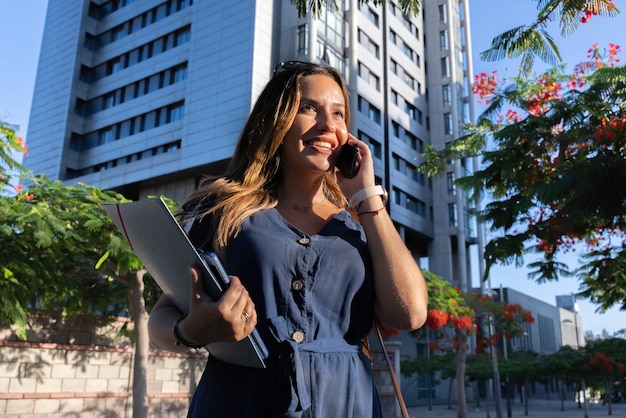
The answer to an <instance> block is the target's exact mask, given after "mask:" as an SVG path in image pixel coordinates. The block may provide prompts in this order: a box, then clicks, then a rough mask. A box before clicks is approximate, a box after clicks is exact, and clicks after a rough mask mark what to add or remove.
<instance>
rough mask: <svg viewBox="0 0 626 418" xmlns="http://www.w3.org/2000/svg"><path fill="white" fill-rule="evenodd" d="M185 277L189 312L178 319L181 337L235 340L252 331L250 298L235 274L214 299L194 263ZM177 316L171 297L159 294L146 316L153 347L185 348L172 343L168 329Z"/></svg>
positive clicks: (202, 341)
mask: <svg viewBox="0 0 626 418" xmlns="http://www.w3.org/2000/svg"><path fill="white" fill-rule="evenodd" d="M189 280H191V298H190V301H189V302H190V303H189V313H188V315H187V316H186V317H185V318H184V319H183V320H181V321H180V322H179V323H178V332H179V333H180V335H181V336H182V337H183V338H184V339H185V340H187V341H188V342H189V343H192V344H194V345H206V344H209V343H213V342H226V341H239V340H242V339H243V338H245V337H246V336H247V335H248V334H250V333H251V332H252V330H253V329H254V327H255V325H256V322H257V314H256V310H255V307H254V302H252V299H250V295H248V291H247V290H246V288H245V287H244V286H243V285H242V284H241V281H240V280H239V278H238V277H235V276H230V280H231V282H230V285H229V287H228V289H226V292H224V294H223V295H222V297H221V298H220V299H219V300H218V301H216V302H214V301H213V300H212V299H211V297H210V296H209V295H208V294H207V293H206V292H205V290H204V288H203V286H202V283H201V280H200V273H199V272H198V270H197V269H196V268H194V267H191V268H190V273H189ZM244 312H245V313H246V315H244V314H243V313H244ZM180 316H181V312H180V310H179V309H178V308H177V307H176V305H174V303H173V302H172V300H171V299H170V298H168V297H167V296H166V295H161V297H160V298H159V300H158V301H157V303H156V304H155V305H154V308H153V309H152V312H150V317H149V318H148V332H149V334H150V341H151V342H152V344H153V345H154V347H156V348H158V349H161V350H168V351H173V352H182V351H186V350H188V348H187V347H185V346H183V345H177V344H176V338H175V336H174V335H173V332H172V326H173V325H174V323H175V322H176V321H177V319H178V318H179V317H180Z"/></svg>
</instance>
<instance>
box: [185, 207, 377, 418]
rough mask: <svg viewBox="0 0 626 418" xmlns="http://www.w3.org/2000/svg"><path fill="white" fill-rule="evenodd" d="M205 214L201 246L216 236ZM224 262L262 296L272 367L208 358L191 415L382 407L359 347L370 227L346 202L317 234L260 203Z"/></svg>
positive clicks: (318, 413) (368, 317) (302, 413)
mask: <svg viewBox="0 0 626 418" xmlns="http://www.w3.org/2000/svg"><path fill="white" fill-rule="evenodd" d="M209 223H210V221H209V220H208V218H205V219H204V220H202V221H201V222H196V223H195V224H194V226H193V227H192V228H191V230H190V231H189V236H190V238H191V240H192V242H194V243H195V244H196V245H198V246H200V245H201V243H205V242H210V239H208V238H210V237H208V236H207V235H208V228H207V225H208V224H209ZM207 239H208V241H207ZM204 249H210V248H208V247H207V246H206V245H205V246H204ZM222 261H223V263H224V266H225V268H226V271H227V272H228V273H229V274H231V275H234V276H238V277H239V278H240V280H241V282H242V283H243V284H244V286H245V287H246V288H247V289H248V292H249V293H250V296H251V298H252V300H253V301H254V303H255V305H256V310H257V316H258V320H257V330H258V331H259V333H260V335H261V337H262V338H263V340H264V342H265V344H266V345H267V346H268V348H269V351H270V356H269V358H268V360H267V364H268V366H267V368H266V369H255V368H248V367H242V366H237V365H232V364H229V363H225V362H222V361H220V360H217V359H215V358H213V357H209V359H208V361H207V366H206V369H205V371H204V373H203V375H202V378H201V380H200V382H199V384H198V387H197V388H196V390H195V392H194V395H193V398H192V401H191V405H190V409H189V415H188V416H189V417H193V418H199V417H218V418H222V417H233V418H246V417H249V418H265V417H269V418H272V417H306V418H314V417H315V418H331V417H337V418H365V417H380V416H382V413H381V410H380V404H379V400H378V395H377V392H376V387H375V385H374V380H373V372H372V367H371V364H370V361H369V359H367V358H366V356H365V355H364V354H363V352H362V349H361V348H362V347H361V339H362V338H363V337H365V336H367V334H368V333H369V331H370V329H371V327H372V323H373V319H374V280H373V276H372V267H371V261H370V256H369V252H368V249H367V242H366V238H365V233H364V231H363V229H362V227H361V225H360V224H359V223H358V222H356V221H354V219H352V217H351V216H350V214H349V213H348V212H347V211H343V212H340V213H338V214H337V215H335V216H334V217H333V218H332V219H331V220H330V221H328V222H327V223H326V225H325V226H324V227H323V228H322V229H321V230H320V231H319V232H318V233H317V234H315V235H307V234H305V233H303V232H302V231H300V230H298V229H297V228H295V227H293V226H292V225H290V224H289V223H288V222H287V221H286V220H285V219H284V218H283V217H282V215H281V214H280V213H279V212H278V211H277V210H276V209H268V210H264V211H261V212H258V213H256V214H254V215H252V216H250V217H248V218H247V219H246V220H245V221H244V223H243V225H242V229H241V231H240V232H239V234H238V235H237V236H236V237H235V238H233V239H231V241H230V242H229V245H228V248H227V249H226V254H225V257H224V258H223V260H222Z"/></svg>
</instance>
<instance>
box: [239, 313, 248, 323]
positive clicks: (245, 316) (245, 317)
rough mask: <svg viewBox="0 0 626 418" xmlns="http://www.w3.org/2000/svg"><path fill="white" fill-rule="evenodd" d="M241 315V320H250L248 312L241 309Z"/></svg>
mask: <svg viewBox="0 0 626 418" xmlns="http://www.w3.org/2000/svg"><path fill="white" fill-rule="evenodd" d="M241 316H243V320H244V321H245V322H246V323H247V322H248V321H249V320H250V315H248V312H246V311H243V312H242V313H241Z"/></svg>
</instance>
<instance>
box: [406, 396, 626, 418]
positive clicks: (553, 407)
mask: <svg viewBox="0 0 626 418" xmlns="http://www.w3.org/2000/svg"><path fill="white" fill-rule="evenodd" d="M612 408H613V415H609V414H608V410H609V409H608V405H602V404H590V405H589V418H600V417H603V418H604V417H620V418H621V417H626V404H624V403H621V404H615V405H612ZM431 409H432V410H430V411H429V410H428V407H427V406H419V407H409V408H408V410H409V415H410V416H411V418H422V417H440V418H441V417H445V418H456V417H457V413H456V406H455V405H452V409H448V406H447V404H446V405H433V406H432V408H431ZM526 416H528V417H533V418H584V416H585V414H584V410H583V409H582V408H580V409H578V406H577V405H576V404H575V403H574V402H572V401H567V402H565V409H564V410H563V411H561V402H560V401H547V400H539V399H532V400H530V401H529V403H528V415H524V405H523V404H520V403H519V402H517V403H514V404H513V405H512V407H511V417H512V418H518V417H519V418H523V417H526ZM507 417H508V414H507V409H506V402H503V405H502V418H507ZM467 418H487V412H486V410H485V405H484V404H481V407H480V408H479V409H477V408H476V404H475V403H473V402H468V405H467ZM489 418H497V414H496V409H495V404H494V403H493V402H490V404H489Z"/></svg>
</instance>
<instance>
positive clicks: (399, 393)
mask: <svg viewBox="0 0 626 418" xmlns="http://www.w3.org/2000/svg"><path fill="white" fill-rule="evenodd" d="M376 334H377V335H378V341H380V346H381V347H382V349H383V354H384V355H385V361H386V362H387V368H388V369H389V374H390V375H391V381H392V383H393V389H394V390H395V392H396V398H398V403H399V404H400V410H401V411H402V417H403V418H409V411H408V410H407V409H406V404H405V403H404V397H403V396H402V391H401V390H400V384H399V383H398V378H397V377H396V372H395V370H394V367H393V364H391V360H390V359H389V353H388V352H387V348H386V347H385V342H384V341H383V336H382V335H381V333H380V328H379V325H378V321H376Z"/></svg>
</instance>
